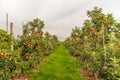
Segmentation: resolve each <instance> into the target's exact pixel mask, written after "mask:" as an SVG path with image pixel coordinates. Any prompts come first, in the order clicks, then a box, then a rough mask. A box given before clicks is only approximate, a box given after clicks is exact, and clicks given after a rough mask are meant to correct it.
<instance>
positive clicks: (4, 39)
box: [0, 29, 12, 50]
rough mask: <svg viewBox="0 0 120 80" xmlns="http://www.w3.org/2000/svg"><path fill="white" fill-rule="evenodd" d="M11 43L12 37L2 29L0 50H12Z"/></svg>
mask: <svg viewBox="0 0 120 80" xmlns="http://www.w3.org/2000/svg"><path fill="white" fill-rule="evenodd" d="M11 41H12V38H11V35H9V34H7V32H5V31H3V30H1V29H0V50H4V49H10V47H11Z"/></svg>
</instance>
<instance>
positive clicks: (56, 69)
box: [28, 44, 82, 80]
mask: <svg viewBox="0 0 120 80" xmlns="http://www.w3.org/2000/svg"><path fill="white" fill-rule="evenodd" d="M78 67H79V64H78V63H77V61H76V60H75V59H74V58H72V57H71V56H70V55H69V53H68V50H67V49H66V48H65V46H64V45H62V44H61V45H60V46H59V47H58V49H57V50H56V51H55V52H54V53H52V54H51V55H50V56H49V57H48V58H46V59H44V60H43V63H42V64H41V65H40V66H38V67H37V69H35V70H32V71H31V74H32V76H31V77H29V79H28V80H82V77H81V75H80V72H79V70H78Z"/></svg>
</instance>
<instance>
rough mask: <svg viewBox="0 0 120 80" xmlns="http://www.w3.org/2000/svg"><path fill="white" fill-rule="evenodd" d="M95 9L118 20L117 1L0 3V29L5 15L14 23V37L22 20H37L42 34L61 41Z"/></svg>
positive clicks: (23, 0)
mask: <svg viewBox="0 0 120 80" xmlns="http://www.w3.org/2000/svg"><path fill="white" fill-rule="evenodd" d="M95 6H98V7H101V8H103V11H104V12H105V13H113V16H114V17H115V19H120V0H0V28H1V29H5V15H6V13H8V14H9V22H13V23H14V27H15V28H14V32H15V34H21V31H22V28H21V24H22V21H23V22H26V21H30V20H32V19H35V18H40V19H41V20H43V21H44V23H45V27H44V31H48V32H50V33H51V34H55V35H57V36H58V38H59V39H60V40H64V39H65V38H66V37H68V36H69V35H70V33H71V31H72V28H74V27H75V26H78V27H81V25H82V23H83V21H84V20H85V19H87V16H86V11H87V10H91V9H93V7H95Z"/></svg>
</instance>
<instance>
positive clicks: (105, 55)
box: [64, 7, 120, 80]
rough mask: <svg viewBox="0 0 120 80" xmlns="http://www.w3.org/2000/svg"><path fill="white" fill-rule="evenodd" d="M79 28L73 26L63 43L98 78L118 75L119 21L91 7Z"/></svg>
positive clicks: (112, 78)
mask: <svg viewBox="0 0 120 80" xmlns="http://www.w3.org/2000/svg"><path fill="white" fill-rule="evenodd" d="M87 15H88V18H89V19H87V20H85V21H84V23H83V26H82V28H78V27H75V29H73V30H72V33H71V36H70V37H69V38H67V39H66V41H65V42H64V44H65V45H66V47H67V48H68V49H69V51H70V53H71V54H72V55H74V56H76V57H77V59H78V60H80V62H82V64H84V65H85V66H86V68H87V69H88V70H90V71H92V72H93V74H97V75H98V76H99V78H101V79H102V80H118V79H119V78H120V73H119V71H120V23H117V22H116V21H115V20H114V18H113V16H112V14H104V13H103V12H102V9H101V8H97V7H95V8H94V9H93V10H91V11H88V12H87Z"/></svg>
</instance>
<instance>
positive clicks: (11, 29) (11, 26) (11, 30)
mask: <svg viewBox="0 0 120 80" xmlns="http://www.w3.org/2000/svg"><path fill="white" fill-rule="evenodd" d="M10 34H11V35H12V42H11V50H13V23H10Z"/></svg>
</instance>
